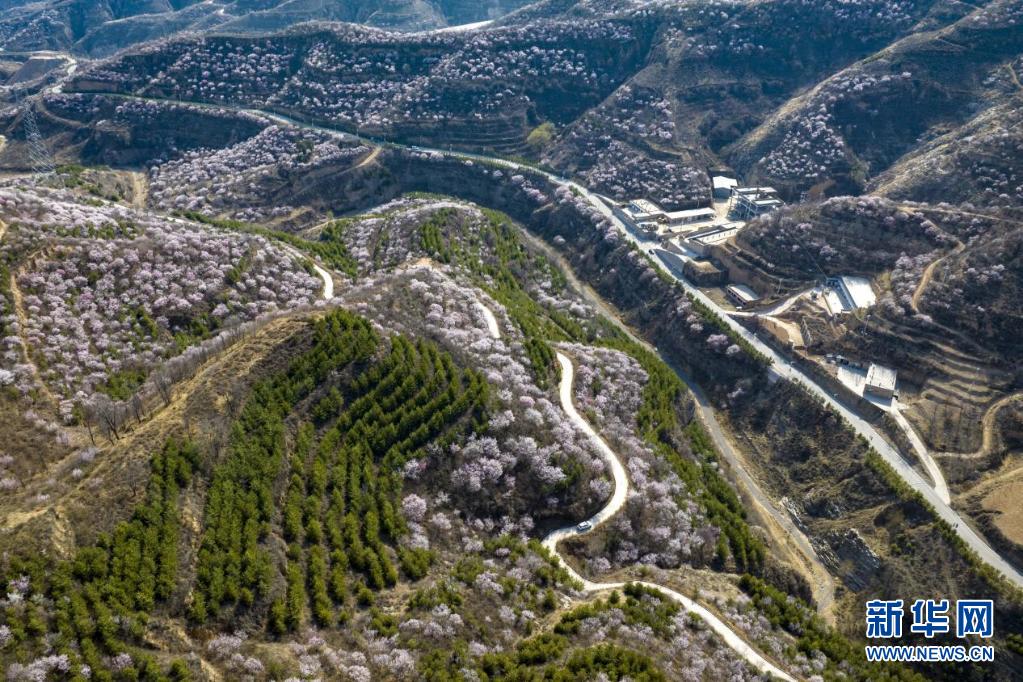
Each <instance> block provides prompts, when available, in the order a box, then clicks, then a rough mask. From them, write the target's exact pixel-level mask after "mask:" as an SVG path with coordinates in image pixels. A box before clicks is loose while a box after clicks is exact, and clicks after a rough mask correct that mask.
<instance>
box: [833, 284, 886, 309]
mask: <svg viewBox="0 0 1023 682" xmlns="http://www.w3.org/2000/svg"><path fill="white" fill-rule="evenodd" d="M837 279H838V289H839V290H840V291H841V292H842V296H843V297H844V298H846V299H847V300H848V301H849V304H850V306H851V307H852V309H853V310H857V309H859V308H869V307H870V306H872V305H874V304H875V303H877V295H876V294H875V293H874V290H873V289H872V288H871V286H870V280H869V279H867V278H866V277H849V276H843V277H838V278H837Z"/></svg>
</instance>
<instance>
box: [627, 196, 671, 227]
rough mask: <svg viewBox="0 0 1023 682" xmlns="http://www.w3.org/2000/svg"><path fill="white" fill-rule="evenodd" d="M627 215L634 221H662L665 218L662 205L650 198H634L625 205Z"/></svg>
mask: <svg viewBox="0 0 1023 682" xmlns="http://www.w3.org/2000/svg"><path fill="white" fill-rule="evenodd" d="M625 215H627V216H629V218H630V219H631V220H632V222H633V223H635V224H637V225H638V224H639V223H645V222H661V221H663V220H665V219H666V218H665V216H664V211H663V210H661V207H660V206H658V205H657V204H655V203H654V202H652V201H650V200H648V199H633V200H632V201H630V202H629V203H628V204H627V205H626V206H625Z"/></svg>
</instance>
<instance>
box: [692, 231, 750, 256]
mask: <svg viewBox="0 0 1023 682" xmlns="http://www.w3.org/2000/svg"><path fill="white" fill-rule="evenodd" d="M742 227H743V226H742V224H740V223H725V224H724V225H714V226H712V227H708V228H706V229H703V230H697V231H696V232H692V233H690V234H689V235H688V236H686V238H685V239H684V240H683V245H684V246H685V247H686V248H687V249H689V250H690V251H692V252H694V253H696V254H697V255H699V256H702V257H705V256H707V255H708V254H709V253H710V247H712V246H714V245H715V244H720V243H721V242H724V241H727V240H728V239H731V238H732V237H734V236H735V235H737V234H738V233H739V230H741V229H742Z"/></svg>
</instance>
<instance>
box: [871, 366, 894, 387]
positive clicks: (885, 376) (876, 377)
mask: <svg viewBox="0 0 1023 682" xmlns="http://www.w3.org/2000/svg"><path fill="white" fill-rule="evenodd" d="M897 377H898V372H896V371H895V370H894V369H892V368H891V367H884V366H882V365H874V364H871V365H870V369H868V370H867V386H870V387H872V388H880V389H883V390H886V391H894V390H895V381H896V379H897Z"/></svg>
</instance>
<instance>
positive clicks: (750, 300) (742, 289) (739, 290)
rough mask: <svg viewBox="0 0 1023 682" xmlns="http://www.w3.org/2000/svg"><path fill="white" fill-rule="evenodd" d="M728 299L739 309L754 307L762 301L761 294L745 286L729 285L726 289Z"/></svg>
mask: <svg viewBox="0 0 1023 682" xmlns="http://www.w3.org/2000/svg"><path fill="white" fill-rule="evenodd" d="M725 293H726V294H728V298H729V299H730V300H731V301H732V303H734V304H735V305H736V306H737V307H739V308H745V307H746V306H748V305H753V304H754V303H756V302H757V301H759V300H760V294H758V293H757V292H755V291H753V290H752V289H750V288H749V287H748V286H746V285H745V284H729V285H728V287H727V288H726V289H725Z"/></svg>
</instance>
